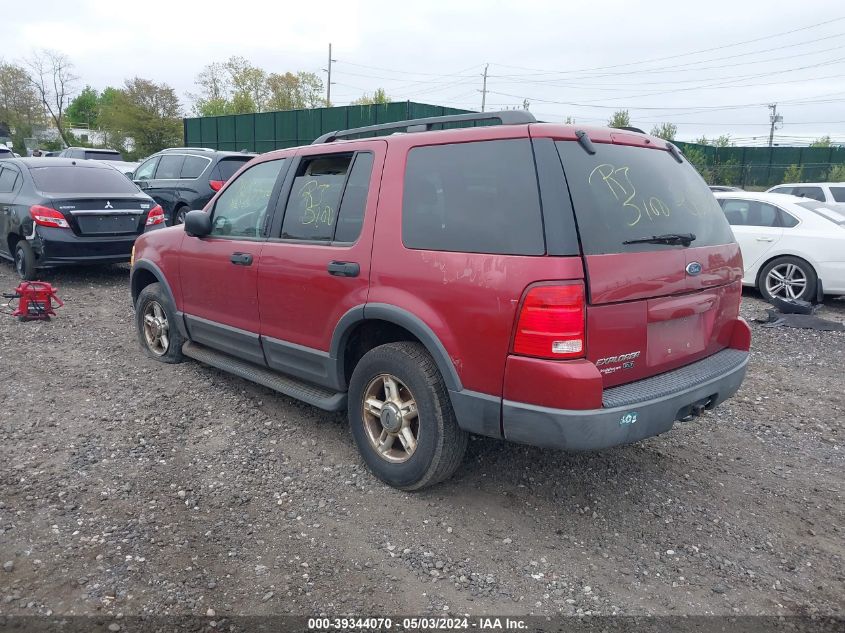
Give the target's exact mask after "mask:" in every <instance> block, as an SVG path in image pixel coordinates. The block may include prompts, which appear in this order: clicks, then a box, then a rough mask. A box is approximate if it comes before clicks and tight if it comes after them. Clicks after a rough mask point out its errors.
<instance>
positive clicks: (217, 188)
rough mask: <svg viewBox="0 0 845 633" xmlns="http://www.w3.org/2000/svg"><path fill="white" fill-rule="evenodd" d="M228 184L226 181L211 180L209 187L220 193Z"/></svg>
mask: <svg viewBox="0 0 845 633" xmlns="http://www.w3.org/2000/svg"><path fill="white" fill-rule="evenodd" d="M225 184H226V181H225V180H209V181H208V186H209V187H211V188H212V189H213V190H214V191H220V190H221V189H222V188H223V185H225Z"/></svg>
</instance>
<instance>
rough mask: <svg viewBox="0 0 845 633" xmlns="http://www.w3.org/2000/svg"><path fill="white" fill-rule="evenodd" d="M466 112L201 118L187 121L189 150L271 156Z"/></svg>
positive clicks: (321, 111)
mask: <svg viewBox="0 0 845 633" xmlns="http://www.w3.org/2000/svg"><path fill="white" fill-rule="evenodd" d="M467 112H470V110H459V109H457V108H447V107H444V106H437V105H429V104H426V103H415V102H413V101H401V102H397V103H386V104H381V105H356V106H341V107H336V108H313V109H310V110H287V111H284V112H260V113H256V114H235V115H228V116H214V117H200V118H192V119H185V120H184V128H185V145H187V146H189V147H210V148H211V149H220V150H231V151H240V150H244V149H245V150H249V151H251V152H269V151H271V150H274V149H284V148H286V147H296V146H298V145H307V144H308V143H310V142H311V141H313V140H314V139H315V138H317V137H318V136H320V135H321V134H324V133H326V132H332V131H334V130H348V129H350V128H355V127H362V126H365V125H377V124H379V123H391V122H393V121H404V120H406V119H420V118H423V117H431V116H444V115H449V114H464V113H467Z"/></svg>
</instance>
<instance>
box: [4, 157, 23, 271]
mask: <svg viewBox="0 0 845 633" xmlns="http://www.w3.org/2000/svg"><path fill="white" fill-rule="evenodd" d="M20 186H21V173H20V170H18V168H17V167H16V166H14V165H11V164H6V165H5V166H4V165H0V253H3V254H6V255H11V252H10V251H9V240H8V239H7V238H8V235H9V233H10V232H11V230H12V228H13V220H14V217H15V215H14V202H15V198H16V197H17V192H18V190H20Z"/></svg>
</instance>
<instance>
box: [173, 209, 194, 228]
mask: <svg viewBox="0 0 845 633" xmlns="http://www.w3.org/2000/svg"><path fill="white" fill-rule="evenodd" d="M188 211H190V209H189V208H188V206H187V205H184V204H183V205H182V206H181V207H178V208H177V209H176V211H174V212H173V226H176V225H178V224H185V216H186V215H188Z"/></svg>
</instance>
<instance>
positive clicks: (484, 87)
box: [481, 64, 490, 112]
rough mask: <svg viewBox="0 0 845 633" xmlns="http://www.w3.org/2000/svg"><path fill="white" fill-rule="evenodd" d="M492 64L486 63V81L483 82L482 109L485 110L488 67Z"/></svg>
mask: <svg viewBox="0 0 845 633" xmlns="http://www.w3.org/2000/svg"><path fill="white" fill-rule="evenodd" d="M489 65H490V64H484V81H483V83H482V84H481V111H482V112H484V107H485V106H486V105H487V67H488V66H489Z"/></svg>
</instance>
